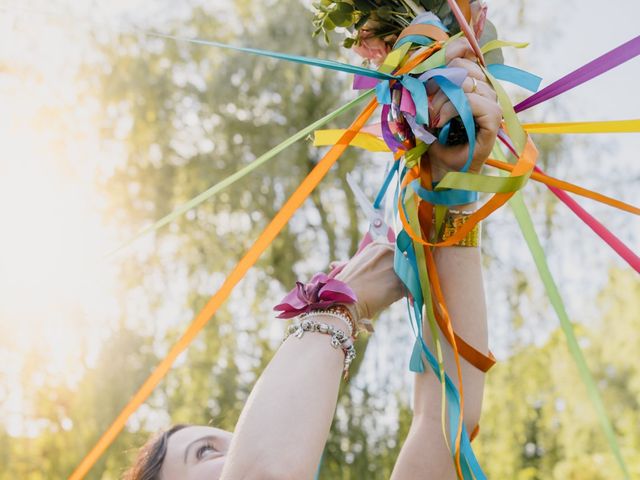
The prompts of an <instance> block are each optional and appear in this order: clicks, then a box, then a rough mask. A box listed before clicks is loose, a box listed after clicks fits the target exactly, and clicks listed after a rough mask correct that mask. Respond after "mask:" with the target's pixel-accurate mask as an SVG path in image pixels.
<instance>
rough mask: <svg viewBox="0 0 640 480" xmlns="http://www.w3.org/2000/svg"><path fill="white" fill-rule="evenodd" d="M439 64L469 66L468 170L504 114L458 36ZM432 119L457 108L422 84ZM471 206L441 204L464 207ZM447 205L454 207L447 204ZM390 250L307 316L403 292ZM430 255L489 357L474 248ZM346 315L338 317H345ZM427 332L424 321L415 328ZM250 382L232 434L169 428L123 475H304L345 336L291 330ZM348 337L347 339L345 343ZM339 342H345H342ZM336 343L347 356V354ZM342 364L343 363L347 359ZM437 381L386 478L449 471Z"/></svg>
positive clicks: (425, 383)
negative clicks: (340, 302)
mask: <svg viewBox="0 0 640 480" xmlns="http://www.w3.org/2000/svg"><path fill="white" fill-rule="evenodd" d="M446 60H447V64H448V65H450V66H457V67H461V68H464V69H466V70H467V72H468V74H469V78H467V80H465V82H464V84H463V89H464V91H465V93H466V95H467V97H468V100H469V104H470V105H471V108H472V111H473V115H474V118H475V121H476V124H477V139H476V148H475V151H474V158H473V162H472V168H471V171H475V172H478V171H479V170H480V169H481V168H482V165H483V164H484V161H485V160H486V159H487V157H488V155H489V153H490V151H491V149H492V147H493V145H494V143H495V140H496V135H497V131H498V128H499V125H500V122H501V120H502V112H501V109H500V107H499V106H498V104H497V99H496V94H495V92H494V91H493V89H492V88H491V87H490V85H489V83H488V82H487V79H486V78H485V76H484V74H483V72H482V70H481V69H480V68H479V67H478V65H477V63H476V58H475V56H474V54H473V51H472V49H471V47H470V46H469V44H468V42H467V41H466V40H464V39H458V40H456V41H455V42H452V43H451V44H450V45H449V46H448V48H447V51H446ZM429 90H430V91H429V94H430V96H431V99H432V100H431V102H430V109H431V110H430V116H431V117H432V118H438V119H439V121H438V125H437V126H442V125H444V124H445V123H446V122H447V121H448V120H450V119H451V118H453V117H454V116H456V115H457V114H456V111H455V109H454V108H453V106H452V104H451V103H450V102H449V101H448V99H447V97H446V96H445V95H444V94H442V92H440V91H439V90H438V88H437V86H435V85H434V86H430V87H429ZM467 148H468V146H467V145H456V146H447V145H441V144H439V143H435V144H434V145H432V146H431V147H430V149H429V152H428V158H425V160H424V161H427V162H429V164H430V166H431V170H432V174H433V178H434V180H435V181H437V180H438V179H439V178H441V177H442V176H444V174H446V173H447V172H448V171H455V170H458V169H460V168H461V166H462V165H463V164H464V163H465V161H466V159H467V153H468V150H467ZM475 207H476V205H475V204H467V205H458V206H453V207H451V210H452V211H458V212H459V211H469V210H473V209H474V208H475ZM456 214H457V213H456ZM393 251H394V249H393V247H392V246H391V245H389V244H382V243H378V242H374V243H372V244H370V245H369V246H367V247H366V248H365V249H363V250H362V251H361V252H359V253H358V254H357V255H355V256H354V257H353V258H352V259H351V260H350V261H349V262H348V263H347V264H346V266H345V267H344V268H343V269H342V271H340V272H339V273H337V274H336V275H335V279H336V280H339V281H341V282H344V284H346V285H347V286H348V287H350V289H351V291H352V293H353V294H355V295H354V296H355V298H357V301H356V302H355V303H353V304H351V305H348V310H346V311H342V312H337V313H336V311H325V312H322V311H320V312H318V313H315V314H314V317H313V319H312V320H313V321H314V322H316V323H317V324H322V325H325V330H326V329H327V327H328V326H331V327H332V328H333V329H334V330H342V331H344V330H348V329H349V328H350V327H349V325H348V323H349V322H351V321H353V322H354V324H355V325H352V327H353V326H355V327H356V328H358V327H360V326H362V321H363V320H364V319H367V318H373V317H375V316H376V315H377V314H378V313H380V312H381V311H382V310H384V309H385V308H387V307H388V306H389V305H391V304H392V303H394V302H395V301H397V300H399V299H400V298H401V296H402V294H403V288H402V285H401V283H400V281H399V279H398V278H397V276H396V275H395V273H394V270H393ZM434 255H435V262H436V266H437V269H438V272H439V275H440V281H441V284H442V290H443V294H444V298H445V301H446V302H447V305H448V308H449V313H450V316H451V319H452V324H453V328H454V330H455V331H456V333H457V334H458V335H459V336H460V337H462V338H464V339H465V340H466V342H467V343H469V344H470V345H472V346H473V347H474V348H475V349H477V350H478V351H480V352H482V353H483V354H485V355H486V354H487V352H488V347H487V325H486V306H485V299H484V290H483V282H482V273H481V266H480V265H481V264H480V260H481V258H480V251H479V247H478V246H477V245H474V246H472V247H468V246H465V247H461V246H453V247H447V248H437V249H436V250H435V253H434ZM343 317H344V318H343ZM427 330H428V329H427V328H425V331H427ZM292 331H293V332H294V333H295V334H294V335H291V336H289V337H288V338H287V339H286V340H285V341H284V342H283V344H282V345H281V347H280V348H279V350H278V351H277V352H276V354H275V355H274V357H273V359H272V360H271V362H270V363H269V365H268V366H267V368H266V369H265V371H264V372H263V373H262V375H261V377H260V378H259V379H258V381H257V382H256V385H255V387H254V389H253V391H252V392H251V395H250V396H249V399H248V401H247V403H246V405H245V406H244V409H243V411H242V414H241V415H240V419H239V421H238V424H237V426H236V430H235V433H234V434H233V435H232V434H231V433H229V432H225V431H223V430H220V429H216V428H213V427H205V426H177V427H174V428H172V429H171V430H169V431H167V432H165V433H163V434H162V435H160V436H159V437H157V438H156V439H154V440H152V441H151V442H150V443H149V444H147V446H145V447H144V448H143V450H142V451H141V453H140V455H139V457H138V460H137V461H136V463H135V465H134V466H133V468H132V469H131V470H130V472H129V473H128V474H127V476H126V478H127V479H128V480H152V479H163V480H174V479H176V480H177V479H186V480H197V479H207V480H215V479H222V480H240V479H267V480H268V479H296V480H298V479H307V478H312V477H313V475H314V473H315V470H316V468H317V466H318V463H319V460H320V456H321V454H322V450H323V448H324V444H325V441H326V438H327V435H328V433H329V428H330V426H331V421H332V418H333V414H334V411H335V408H336V402H337V396H338V388H339V384H340V378H341V373H342V371H343V369H344V368H345V360H346V359H348V357H349V355H348V351H349V348H348V345H347V344H346V343H345V344H341V346H343V347H344V348H343V350H344V352H343V351H341V349H340V348H331V346H330V345H328V339H327V338H326V337H327V335H326V334H325V333H326V332H325V333H323V332H319V331H303V330H302V329H301V327H300V326H299V327H297V328H294V329H293V330H292ZM347 343H348V342H347ZM345 345H346V346H345ZM442 346H443V349H444V355H445V366H446V370H447V373H448V374H449V375H450V376H452V378H453V377H455V376H456V373H455V370H454V368H455V367H454V365H455V363H454V360H453V352H452V350H451V348H450V347H449V346H448V345H447V344H446V343H444V342H443V345H442ZM345 352H346V353H345ZM461 362H462V378H463V382H464V389H465V410H464V413H465V418H464V420H465V423H466V426H467V429H468V431H470V432H471V431H473V430H474V428H475V427H476V426H477V425H478V422H479V419H480V410H481V406H482V393H483V387H484V373H483V372H482V371H480V370H478V369H476V368H475V367H474V366H472V365H471V364H469V363H467V361H465V360H464V359H462V360H461ZM347 366H348V365H347ZM440 392H441V386H440V381H439V379H438V378H436V377H435V376H434V375H433V374H432V373H429V372H426V373H421V374H416V375H415V386H414V402H413V403H414V407H413V420H412V423H411V428H410V431H409V434H408V436H407V439H406V441H405V443H404V445H403V446H402V449H401V452H400V455H399V457H398V460H397V462H396V465H395V467H394V470H393V474H392V479H394V480H405V479H406V480H416V479H421V478H430V479H439V480H440V479H445V480H446V479H455V478H456V474H455V469H454V465H453V462H452V461H451V455H450V452H449V449H448V447H447V444H446V441H447V439H445V438H444V437H443V434H442V430H441V426H440V425H441V424H440V421H441V420H440V412H441V409H440V402H441V395H440Z"/></svg>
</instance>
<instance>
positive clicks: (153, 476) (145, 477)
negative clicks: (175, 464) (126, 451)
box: [122, 425, 190, 480]
mask: <svg viewBox="0 0 640 480" xmlns="http://www.w3.org/2000/svg"><path fill="white" fill-rule="evenodd" d="M189 426H190V425H174V426H173V427H171V428H170V429H169V430H165V431H164V432H160V433H158V434H157V435H155V436H153V437H152V438H151V439H150V440H149V441H148V442H147V443H145V444H144V446H143V447H142V448H141V449H140V450H139V451H138V455H137V456H136V459H135V461H134V462H133V465H131V468H129V470H127V472H126V473H125V474H124V476H123V477H122V478H123V480H158V479H159V478H160V476H159V475H160V469H161V468H162V462H164V457H165V455H166V454H167V445H168V444H169V437H171V435H173V434H174V433H176V432H177V431H179V430H182V429H183V428H186V427H189Z"/></svg>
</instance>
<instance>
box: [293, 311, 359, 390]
mask: <svg viewBox="0 0 640 480" xmlns="http://www.w3.org/2000/svg"><path fill="white" fill-rule="evenodd" d="M306 316H308V314H307V315H306ZM305 332H317V333H324V334H326V335H331V346H332V347H333V348H341V349H342V351H343V352H344V366H343V368H342V372H343V378H344V379H345V380H347V379H348V378H349V367H350V366H351V362H353V360H354V359H355V358H356V348H355V347H354V345H353V339H352V338H351V336H349V335H347V334H346V333H344V332H343V331H342V330H340V329H338V328H336V327H334V326H333V325H329V324H326V323H320V322H316V321H315V320H311V319H308V318H301V319H300V321H299V322H297V323H292V324H291V325H289V327H287V334H286V335H285V337H284V339H283V340H282V341H283V342H284V341H285V340H286V339H287V338H289V337H290V336H291V335H293V336H294V337H296V338H298V339H300V338H302V336H303V335H304V334H305Z"/></svg>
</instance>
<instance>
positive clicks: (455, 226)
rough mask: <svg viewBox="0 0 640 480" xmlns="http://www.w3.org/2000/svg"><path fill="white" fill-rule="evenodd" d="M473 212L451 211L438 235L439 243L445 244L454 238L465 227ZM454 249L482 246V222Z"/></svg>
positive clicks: (455, 244)
mask: <svg viewBox="0 0 640 480" xmlns="http://www.w3.org/2000/svg"><path fill="white" fill-rule="evenodd" d="M471 213H473V212H466V211H465V212H459V211H457V210H449V211H448V212H447V214H446V215H445V219H444V223H443V225H442V229H441V230H440V232H439V234H438V242H443V241H445V240H447V239H448V238H450V237H452V236H453V235H454V234H455V233H456V232H457V231H458V230H459V229H460V227H462V225H464V224H465V223H466V222H467V220H469V217H470V216H471ZM451 246H452V247H478V246H480V222H478V223H477V224H475V225H474V227H473V229H471V231H470V232H469V233H467V235H466V236H465V237H464V238H463V239H462V240H460V241H458V242H457V243H454V244H453V245H451Z"/></svg>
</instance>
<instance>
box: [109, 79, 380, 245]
mask: <svg viewBox="0 0 640 480" xmlns="http://www.w3.org/2000/svg"><path fill="white" fill-rule="evenodd" d="M373 92H374V90H368V91H366V92H365V93H363V94H362V95H360V96H358V97H357V98H355V99H353V100H351V101H350V102H349V103H347V104H345V105H343V106H342V107H340V108H338V109H337V110H334V111H333V112H331V113H329V114H327V115H325V116H324V117H322V118H321V119H319V120H316V121H315V122H313V123H312V124H311V125H309V126H307V127H305V128H303V129H302V130H300V131H299V132H297V133H295V134H294V135H292V136H291V137H289V138H287V139H286V140H284V141H283V142H281V143H279V144H278V145H276V146H275V147H273V148H272V149H271V150H269V151H268V152H266V153H264V154H262V155H261V156H259V157H258V158H256V159H255V160H254V161H253V162H251V163H250V164H248V165H247V166H245V167H243V168H241V169H240V170H238V171H237V172H235V173H234V174H232V175H230V176H228V177H227V178H225V179H224V180H221V181H220V182H218V183H216V184H215V185H213V186H212V187H210V188H208V189H207V190H205V191H204V192H202V193H200V194H199V195H197V196H195V197H193V198H192V199H191V200H189V201H187V202H185V203H183V204H182V205H180V206H179V207H178V208H176V209H175V210H174V211H172V212H171V213H170V214H168V215H166V216H164V217H162V218H161V219H160V220H158V221H156V222H155V223H153V224H152V225H149V226H148V227H146V228H143V229H142V230H140V231H139V232H138V233H137V234H135V235H134V236H133V237H131V238H130V239H129V240H127V241H126V242H124V243H123V244H122V245H120V246H119V247H117V248H116V249H115V250H112V251H111V252H109V253H108V254H107V255H106V256H107V257H110V256H111V255H113V254H115V253H117V252H119V251H120V250H122V249H123V248H125V247H127V246H129V245H131V244H132V243H133V242H134V241H136V240H137V239H138V238H140V237H142V236H144V235H146V234H148V233H151V232H154V231H156V230H158V229H160V228H162V227H164V226H165V225H167V224H168V223H171V222H172V221H174V220H175V219H176V218H178V217H179V216H181V215H183V214H184V213H185V212H187V211H189V210H191V209H192V208H194V207H196V206H198V205H200V204H201V203H202V202H204V201H205V200H208V199H209V198H211V197H212V196H213V195H215V194H216V193H218V192H220V191H221V190H223V189H225V188H227V187H228V186H229V185H232V184H233V183H235V182H237V181H238V180H240V179H241V178H242V177H244V176H245V175H247V174H249V173H251V172H252V171H253V170H255V169H256V168H258V167H259V166H261V165H262V164H263V163H266V162H268V161H269V160H271V159H272V158H274V157H275V156H276V155H278V154H279V153H281V152H282V151H283V150H285V149H286V148H288V147H290V146H291V145H293V144H294V143H296V142H297V141H298V140H301V139H303V138H306V137H307V136H309V135H311V134H312V133H313V132H314V131H315V130H317V129H318V128H320V127H322V126H323V125H325V124H327V123H329V122H330V121H331V120H333V119H334V118H336V117H338V116H340V115H342V114H343V113H345V112H347V111H348V110H351V109H352V108H353V107H355V106H356V105H359V104H360V103H362V102H363V101H364V100H366V99H367V98H369V97H370V96H371V95H372V94H373Z"/></svg>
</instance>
